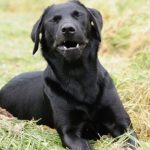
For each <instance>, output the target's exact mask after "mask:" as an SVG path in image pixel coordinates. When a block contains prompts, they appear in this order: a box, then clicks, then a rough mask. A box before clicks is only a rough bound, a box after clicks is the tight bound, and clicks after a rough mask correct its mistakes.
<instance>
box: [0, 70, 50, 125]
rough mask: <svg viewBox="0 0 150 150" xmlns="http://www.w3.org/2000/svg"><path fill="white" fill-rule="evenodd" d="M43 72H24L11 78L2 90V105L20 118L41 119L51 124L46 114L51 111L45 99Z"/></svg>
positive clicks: (0, 103) (0, 97)
mask: <svg viewBox="0 0 150 150" xmlns="http://www.w3.org/2000/svg"><path fill="white" fill-rule="evenodd" d="M42 78H43V72H30V73H23V74H20V75H18V76H16V77H14V78H13V79H12V80H10V81H9V82H8V83H7V84H6V85H5V86H4V87H3V88H2V89H1V91H0V107H2V108H5V109H7V110H8V111H9V112H10V113H11V114H13V115H14V116H17V117H18V118H19V119H29V120H31V119H32V118H34V119H36V120H37V119H41V118H42V120H40V121H39V123H42V124H47V125H49V122H48V120H50V119H48V118H47V117H50V116H46V114H47V112H48V111H50V110H49V109H48V108H50V106H49V103H48V101H45V100H44V93H43V80H42ZM45 112H46V113H45Z"/></svg>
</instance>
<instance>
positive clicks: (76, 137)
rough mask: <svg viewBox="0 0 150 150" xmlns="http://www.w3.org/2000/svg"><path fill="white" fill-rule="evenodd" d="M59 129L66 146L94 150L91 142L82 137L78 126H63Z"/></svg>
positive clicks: (74, 148)
mask: <svg viewBox="0 0 150 150" xmlns="http://www.w3.org/2000/svg"><path fill="white" fill-rule="evenodd" d="M57 131H58V133H59V135H60V138H61V141H62V144H63V146H64V147H65V148H69V149H71V150H92V147H91V146H90V144H89V142H88V141H87V140H85V139H82V138H81V137H80V133H79V132H80V131H79V128H78V127H75V128H74V127H69V126H62V127H60V128H59V129H57Z"/></svg>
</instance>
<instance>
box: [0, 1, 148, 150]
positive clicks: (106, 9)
mask: <svg viewBox="0 0 150 150" xmlns="http://www.w3.org/2000/svg"><path fill="white" fill-rule="evenodd" d="M59 1H60V0H59ZM59 1H58V0H57V2H59ZM82 2H84V3H85V4H86V5H87V6H89V7H94V8H97V9H99V10H100V11H101V13H102V15H103V18H104V19H103V20H104V27H103V32H102V38H103V42H102V46H101V50H100V53H99V54H100V55H99V58H100V60H101V62H102V64H103V65H104V66H105V68H107V70H108V71H109V72H110V74H111V76H112V78H113V80H114V83H115V85H116V87H117V89H118V92H119V95H120V97H121V100H122V101H123V104H124V106H125V108H126V110H127V111H128V113H129V115H130V117H131V119H132V122H133V126H134V128H135V130H136V132H137V134H138V137H139V142H140V144H141V148H139V150H149V147H150V71H149V69H150V46H149V45H150V19H149V17H150V13H149V8H150V3H149V1H147V0H143V1H141V0H137V1H136V2H135V1H134V0H130V1H129V0H123V1H120V0H114V1H113V0H108V1H107V2H104V1H102V0H99V1H96V0H82ZM53 3H54V1H52V0H49V1H45V0H30V1H26V0H22V1H20V0H13V1H12V0H0V14H1V15H0V87H2V86H3V85H4V84H5V83H6V82H7V81H8V80H10V79H11V78H12V77H13V76H15V75H17V74H19V73H21V72H28V71H35V70H44V68H45V66H46V63H45V61H44V60H43V58H42V57H41V55H40V51H39V52H38V53H37V54H36V55H34V56H33V55H32V49H33V43H32V41H31V39H30V33H31V30H32V26H33V24H34V23H35V21H36V20H37V19H38V18H39V16H40V15H41V14H42V11H43V9H44V8H45V7H47V6H48V5H49V4H53ZM125 137H126V135H123V136H122V137H121V140H120V141H119V142H117V143H115V144H112V143H113V140H114V139H112V138H110V137H108V136H104V137H102V139H101V140H100V141H97V142H94V141H90V142H91V144H92V145H93V146H94V148H95V149H96V150H107V149H109V150H121V148H120V143H122V141H124V139H125ZM1 149H2V150H8V149H10V150H32V149H34V150H35V149H37V150H39V149H41V150H55V149H56V150H61V149H63V148H62V146H61V142H60V139H59V137H58V135H57V133H56V131H55V130H52V129H49V128H47V127H45V126H37V125H36V123H35V122H34V121H20V120H17V119H15V118H14V119H8V118H7V117H5V116H4V115H0V150H1Z"/></svg>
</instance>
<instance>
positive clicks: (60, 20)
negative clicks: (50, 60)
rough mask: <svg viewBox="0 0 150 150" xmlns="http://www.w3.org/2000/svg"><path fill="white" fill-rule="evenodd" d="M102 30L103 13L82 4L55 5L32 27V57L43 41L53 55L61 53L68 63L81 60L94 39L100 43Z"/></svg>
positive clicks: (71, 2) (76, 2) (74, 2)
mask: <svg viewBox="0 0 150 150" xmlns="http://www.w3.org/2000/svg"><path fill="white" fill-rule="evenodd" d="M101 29H102V17H101V15H100V13H99V12H98V11H97V10H95V9H91V8H87V7H85V6H84V5H83V4H81V3H80V2H79V1H69V2H67V3H64V4H58V5H52V6H50V7H48V8H46V9H45V11H44V13H43V14H42V16H41V17H40V19H39V20H38V21H37V22H36V24H35V25H34V27H33V30H32V33H31V38H32V40H33V42H34V43H35V45H34V50H33V54H35V52H36V51H37V50H38V47H39V43H40V42H41V43H42V39H44V44H46V47H47V48H48V51H49V52H50V53H59V54H60V55H61V56H63V57H64V58H65V59H66V60H67V61H75V60H77V59H78V58H80V57H81V56H82V52H83V50H84V49H85V48H86V46H87V45H88V43H89V40H91V38H95V39H96V40H98V41H99V42H100V40H101V37H100V32H101ZM40 34H41V36H40ZM40 37H41V38H40Z"/></svg>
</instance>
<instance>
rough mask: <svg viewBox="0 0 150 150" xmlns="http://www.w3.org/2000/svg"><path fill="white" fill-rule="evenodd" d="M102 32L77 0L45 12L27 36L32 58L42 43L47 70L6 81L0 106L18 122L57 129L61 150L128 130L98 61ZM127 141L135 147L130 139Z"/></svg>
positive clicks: (85, 149) (80, 149) (84, 148)
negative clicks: (30, 40) (23, 120)
mask: <svg viewBox="0 0 150 150" xmlns="http://www.w3.org/2000/svg"><path fill="white" fill-rule="evenodd" d="M101 29H102V17H101V15H100V13H99V12H98V11H97V10H95V9H90V8H87V7H85V6H84V5H83V4H81V3H80V2H78V1H70V2H67V3H64V4H59V5H52V6H50V7H48V8H47V9H46V10H45V11H44V13H43V15H42V16H41V18H40V19H39V20H38V21H37V23H36V24H35V25H34V27H33V30H32V34H31V37H32V40H33V42H34V43H35V46H34V50H33V53H35V52H36V51H37V50H38V47H39V43H41V49H42V54H43V56H44V58H45V59H46V61H47V63H48V66H47V68H46V69H45V71H41V72H31V73H23V74H21V75H18V76H16V77H15V78H13V79H12V80H11V81H9V82H8V84H6V85H5V86H4V87H3V88H2V89H1V91H0V106H1V107H3V108H6V109H7V110H8V111H9V112H11V113H12V114H13V115H14V116H16V117H18V118H19V119H32V118H34V119H40V120H39V122H38V123H39V124H45V125H48V126H49V127H51V128H56V130H57V131H58V133H59V135H60V138H61V140H62V143H63V146H64V147H68V148H70V149H72V150H91V149H92V148H91V146H90V145H89V143H88V142H87V140H86V139H99V138H100V136H101V135H104V134H108V133H110V134H111V135H112V136H113V137H118V136H120V135H122V134H123V133H125V132H126V131H127V130H129V131H132V130H133V129H132V125H131V121H130V118H129V116H128V114H127V113H126V111H125V110H124V108H123V105H122V103H121V101H120V99H119V97H118V94H117V92H116V89H115V87H114V84H113V82H112V79H111V78H110V76H109V74H108V72H107V71H106V70H105V69H104V68H103V66H102V65H101V64H100V63H99V61H98V58H97V52H98V49H99V44H100V42H101V35H100V32H101ZM40 34H41V37H40ZM132 135H133V136H134V137H135V139H136V134H135V133H134V132H133V133H132ZM127 142H128V143H130V144H132V145H135V144H136V142H135V141H134V140H132V139H131V138H129V140H128V141H127Z"/></svg>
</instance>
